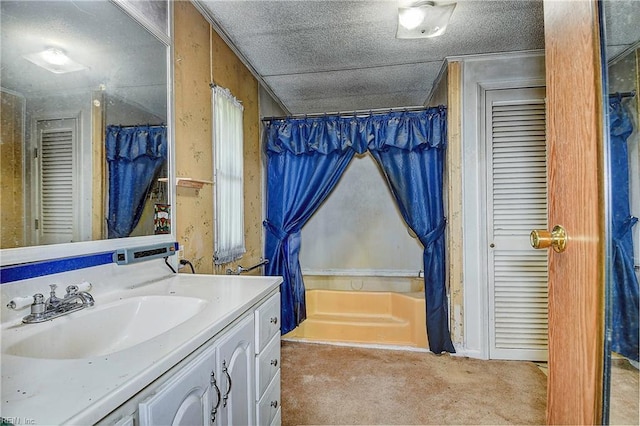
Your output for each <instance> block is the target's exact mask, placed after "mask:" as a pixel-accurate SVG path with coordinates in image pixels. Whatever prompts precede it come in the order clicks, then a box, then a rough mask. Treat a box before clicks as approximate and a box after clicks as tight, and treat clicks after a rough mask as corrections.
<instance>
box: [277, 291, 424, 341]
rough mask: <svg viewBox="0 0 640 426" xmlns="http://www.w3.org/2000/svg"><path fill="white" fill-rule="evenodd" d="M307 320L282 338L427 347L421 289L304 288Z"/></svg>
mask: <svg viewBox="0 0 640 426" xmlns="http://www.w3.org/2000/svg"><path fill="white" fill-rule="evenodd" d="M306 297H307V319H306V320H305V321H304V322H303V323H302V324H300V326H298V327H297V328H296V329H295V330H293V331H291V332H290V333H288V334H286V335H285V336H284V337H285V338H292V339H300V340H309V341H323V342H344V343H359V344H371V345H394V346H410V347H416V348H425V349H426V348H427V334H426V326H425V302H424V294H423V293H421V292H412V293H394V292H387V291H345V290H322V289H315V290H307V292H306Z"/></svg>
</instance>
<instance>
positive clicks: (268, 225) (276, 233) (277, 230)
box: [262, 220, 289, 241]
mask: <svg viewBox="0 0 640 426" xmlns="http://www.w3.org/2000/svg"><path fill="white" fill-rule="evenodd" d="M262 224H263V225H264V227H265V228H267V231H269V232H271V233H272V234H273V235H274V236H275V237H276V238H277V239H279V240H280V241H284V240H285V239H286V238H287V237H288V236H289V235H288V234H287V233H286V232H284V231H283V230H281V229H280V228H277V227H275V226H274V225H273V224H272V223H271V222H269V221H268V220H265V221H264V222H262Z"/></svg>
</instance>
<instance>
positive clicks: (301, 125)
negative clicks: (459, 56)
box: [264, 106, 447, 155]
mask: <svg viewBox="0 0 640 426" xmlns="http://www.w3.org/2000/svg"><path fill="white" fill-rule="evenodd" d="M446 121H447V120H446V107H444V106H439V107H434V108H428V109H426V110H424V111H405V112H391V113H389V114H385V115H369V116H365V117H358V116H356V117H336V116H325V117H314V118H294V119H282V120H273V121H270V122H267V123H266V124H265V131H264V135H265V141H266V143H265V146H266V151H267V154H281V153H283V152H285V151H288V152H290V153H292V154H294V155H302V154H313V153H318V154H324V155H326V154H329V153H331V152H336V151H337V152H344V151H346V150H353V151H355V152H356V153H358V154H362V153H364V152H366V151H367V150H384V149H387V148H389V147H394V148H400V149H403V150H407V151H413V150H416V149H428V148H438V149H444V148H445V147H446V134H447V130H446V125H447V123H446Z"/></svg>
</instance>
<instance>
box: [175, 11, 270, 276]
mask: <svg viewBox="0 0 640 426" xmlns="http://www.w3.org/2000/svg"><path fill="white" fill-rule="evenodd" d="M174 28H175V29H174V67H175V69H174V73H175V74H174V90H175V145H176V175H177V176H178V177H191V178H194V179H202V180H208V181H211V180H213V179H212V174H213V165H212V158H213V157H212V146H211V135H212V128H211V113H212V110H211V89H210V87H209V84H210V83H211V82H213V83H215V84H217V85H219V86H223V87H226V88H228V89H229V90H230V91H231V93H232V94H233V95H234V96H235V97H236V98H238V99H239V100H240V101H242V104H243V105H244V129H243V131H244V157H245V163H244V180H245V183H244V184H245V190H244V193H245V201H244V202H245V217H244V221H245V243H246V248H247V253H246V254H245V255H244V256H243V257H242V259H240V260H239V261H238V263H240V264H242V265H243V266H245V267H248V266H251V265H252V264H253V263H255V262H257V261H258V260H259V258H260V257H261V254H262V185H261V159H260V141H259V117H258V114H259V112H258V83H257V81H256V79H255V78H254V77H253V76H252V75H251V73H250V72H249V70H248V69H247V68H246V67H245V66H244V65H243V64H242V62H241V61H240V60H239V59H238V58H237V57H236V55H235V54H234V53H233V52H232V51H231V50H230V49H229V47H228V46H227V45H226V44H225V43H224V41H223V40H222V39H221V38H220V37H219V36H218V35H217V34H216V33H215V31H213V30H212V29H211V27H210V25H209V23H208V22H207V21H206V20H205V19H204V17H202V15H201V14H200V13H199V12H198V11H197V10H196V9H195V7H194V6H193V5H192V4H191V3H190V2H175V3H174ZM175 209H176V224H175V226H176V234H177V239H178V242H179V243H180V245H181V246H182V247H183V248H184V252H183V257H184V258H185V259H188V260H190V261H191V263H193V265H194V267H195V269H196V272H198V273H206V274H211V273H224V272H225V271H226V269H227V268H229V267H232V268H233V267H235V264H234V265H221V266H219V267H214V264H213V247H214V231H213V220H214V218H213V188H212V187H211V186H210V185H205V186H204V187H203V188H202V189H200V190H198V189H193V188H184V187H178V189H177V196H176V202H175Z"/></svg>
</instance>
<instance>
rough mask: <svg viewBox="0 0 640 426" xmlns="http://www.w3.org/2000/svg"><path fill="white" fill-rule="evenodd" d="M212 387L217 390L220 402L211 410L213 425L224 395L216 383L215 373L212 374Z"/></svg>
mask: <svg viewBox="0 0 640 426" xmlns="http://www.w3.org/2000/svg"><path fill="white" fill-rule="evenodd" d="M211 385H212V386H213V388H214V389H215V390H216V395H217V397H218V402H217V403H216V405H215V406H214V407H213V408H212V409H211V423H213V422H215V421H216V414H217V413H218V408H219V407H220V402H221V401H222V395H221V394H220V388H219V387H218V384H217V383H216V375H215V373H214V372H213V371H212V372H211Z"/></svg>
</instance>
